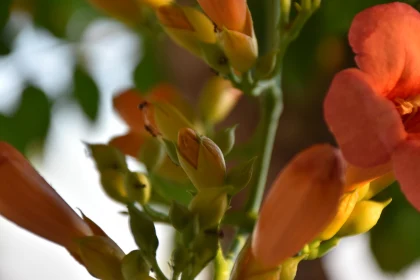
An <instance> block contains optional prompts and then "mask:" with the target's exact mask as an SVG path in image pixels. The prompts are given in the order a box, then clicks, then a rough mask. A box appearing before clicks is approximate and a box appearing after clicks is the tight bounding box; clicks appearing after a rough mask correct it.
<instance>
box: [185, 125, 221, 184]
mask: <svg viewBox="0 0 420 280" xmlns="http://www.w3.org/2000/svg"><path fill="white" fill-rule="evenodd" d="M178 159H179V162H180V164H181V166H182V168H183V169H184V171H185V173H187V175H188V177H189V178H190V180H191V182H192V183H193V184H194V186H195V187H196V188H197V189H204V188H217V187H222V186H223V185H224V182H225V176H226V165H225V159H224V158H223V154H222V151H221V150H220V149H219V147H217V145H216V144H215V143H214V142H213V141H211V140H210V139H209V138H207V137H200V136H198V134H197V133H196V132H195V131H194V130H192V129H189V128H183V129H181V130H180V131H179V135H178Z"/></svg>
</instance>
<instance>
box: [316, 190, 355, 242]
mask: <svg viewBox="0 0 420 280" xmlns="http://www.w3.org/2000/svg"><path fill="white" fill-rule="evenodd" d="M358 199H359V195H358V193H357V192H356V191H354V192H351V193H346V194H344V195H343V197H342V198H341V200H340V205H339V206H338V210H337V214H336V215H335V217H334V219H333V220H332V221H331V223H330V224H329V225H328V226H327V228H326V229H324V231H323V232H322V233H321V234H320V235H319V236H318V239H321V240H328V239H330V238H332V237H333V236H334V235H335V234H336V233H337V232H338V231H339V230H340V228H341V227H342V226H343V225H344V223H345V222H346V221H347V219H348V218H349V216H350V214H351V213H352V211H353V209H354V207H355V205H356V203H357V201H358Z"/></svg>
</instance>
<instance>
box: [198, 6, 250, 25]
mask: <svg viewBox="0 0 420 280" xmlns="http://www.w3.org/2000/svg"><path fill="white" fill-rule="evenodd" d="M198 3H199V4H200V6H201V7H202V8H203V10H204V12H205V13H206V14H207V15H208V16H209V18H210V19H211V20H212V21H213V22H215V23H216V24H217V25H218V26H219V27H220V28H222V27H226V28H228V29H231V30H235V31H239V32H241V31H242V30H243V29H244V25H245V20H246V12H247V8H248V6H247V4H246V0H198Z"/></svg>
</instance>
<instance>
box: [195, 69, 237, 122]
mask: <svg viewBox="0 0 420 280" xmlns="http://www.w3.org/2000/svg"><path fill="white" fill-rule="evenodd" d="M241 95H242V92H241V91H240V90H238V89H236V88H234V87H233V86H232V83H231V82H230V81H229V80H225V79H224V78H223V77H219V76H215V77H212V78H210V79H209V80H208V81H207V83H206V85H205V86H204V88H203V90H202V92H201V95H200V102H199V109H200V114H201V116H202V118H203V119H204V121H205V122H208V123H213V124H215V123H218V122H220V121H222V120H224V119H225V118H226V117H227V115H228V114H229V113H230V112H231V111H232V109H233V108H234V106H235V105H236V103H237V102H238V100H239V98H240V97H241Z"/></svg>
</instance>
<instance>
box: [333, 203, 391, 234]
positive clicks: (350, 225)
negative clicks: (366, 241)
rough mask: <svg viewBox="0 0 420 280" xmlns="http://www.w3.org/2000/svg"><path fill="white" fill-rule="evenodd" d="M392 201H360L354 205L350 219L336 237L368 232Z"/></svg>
mask: <svg viewBox="0 0 420 280" xmlns="http://www.w3.org/2000/svg"><path fill="white" fill-rule="evenodd" d="M391 201H392V199H391V198H390V199H388V200H386V201H384V202H376V201H371V200H364V201H360V202H359V203H357V204H356V206H355V207H354V209H353V212H352V213H351V215H350V217H349V218H348V220H347V221H346V223H345V224H344V225H343V227H342V228H341V229H340V231H339V232H338V233H337V236H349V235H356V234H361V233H365V232H368V231H369V230H370V229H371V228H373V227H374V226H375V225H376V223H377V222H378V220H379V218H380V217H381V214H382V210H384V208H385V207H386V206H388V204H389V203H391Z"/></svg>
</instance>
